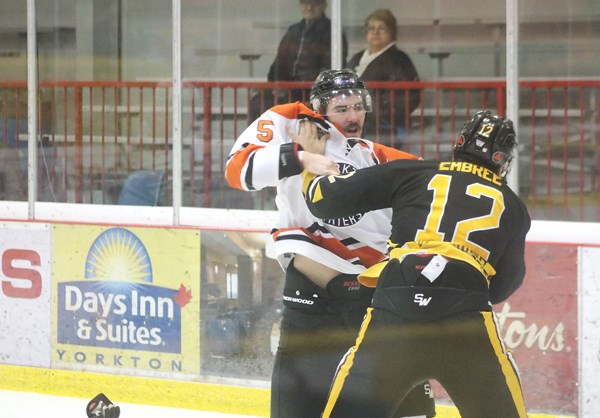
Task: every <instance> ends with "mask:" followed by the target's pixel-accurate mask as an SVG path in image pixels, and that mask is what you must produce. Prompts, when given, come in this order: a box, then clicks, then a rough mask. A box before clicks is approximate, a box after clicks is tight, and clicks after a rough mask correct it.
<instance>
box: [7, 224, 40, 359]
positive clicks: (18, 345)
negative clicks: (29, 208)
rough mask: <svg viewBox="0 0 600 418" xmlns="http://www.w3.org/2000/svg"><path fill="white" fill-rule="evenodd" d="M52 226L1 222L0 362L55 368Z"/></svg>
mask: <svg viewBox="0 0 600 418" xmlns="http://www.w3.org/2000/svg"><path fill="white" fill-rule="evenodd" d="M51 244H52V235H51V229H50V225H48V224H38V223H19V222H5V223H0V363H1V364H13V365H24V366H34V367H49V366H50V354H51V351H50V339H51V338H50V337H51V332H50V326H51V325H50V324H51V318H52V315H51V311H50V284H51V283H50V280H51V274H50V273H51V270H50V269H51V267H50V266H51V258H50V257H51Z"/></svg>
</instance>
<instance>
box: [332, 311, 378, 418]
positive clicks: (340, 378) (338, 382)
mask: <svg viewBox="0 0 600 418" xmlns="http://www.w3.org/2000/svg"><path fill="white" fill-rule="evenodd" d="M372 313H373V308H367V313H366V314H365V319H364V320H363V323H362V325H361V326H360V331H359V333H358V337H357V339H356V344H355V345H354V346H353V347H352V348H350V350H348V352H347V353H346V354H345V355H344V358H343V359H342V361H341V363H340V365H339V366H338V369H337V372H336V373H335V376H334V378H333V384H332V385H331V390H330V391H329V397H328V398H327V405H325V411H324V412H323V415H322V417H321V418H329V417H330V416H331V412H332V411H333V408H334V407H335V403H336V402H337V400H338V398H339V396H340V393H341V391H342V388H343V387H344V382H345V381H346V378H347V377H348V375H349V374H350V369H352V366H353V364H354V356H355V354H356V351H357V350H358V349H359V347H360V344H361V343H362V341H363V339H364V337H365V332H366V331H367V328H369V323H370V322H371V319H372Z"/></svg>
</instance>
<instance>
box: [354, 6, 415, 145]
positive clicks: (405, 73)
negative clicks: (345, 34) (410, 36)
mask: <svg viewBox="0 0 600 418" xmlns="http://www.w3.org/2000/svg"><path fill="white" fill-rule="evenodd" d="M396 32H397V23H396V18H395V17H394V15H393V14H392V12H390V11H389V10H387V9H380V10H375V11H374V12H373V13H371V14H370V15H369V16H367V18H366V19H365V36H366V38H367V45H368V47H367V48H366V49H365V50H363V51H360V52H359V53H357V54H356V55H354V56H353V57H352V58H351V59H350V61H349V62H348V67H350V68H352V69H353V70H355V71H356V72H357V73H358V75H359V77H360V78H361V79H362V80H363V81H419V75H418V74H417V70H416V69H415V66H414V64H413V62H412V61H411V59H410V58H409V56H408V55H407V54H406V53H404V52H403V51H401V50H400V49H398V47H396ZM371 94H372V96H373V101H374V106H373V108H374V112H371V113H368V114H367V122H366V123H365V129H364V131H363V136H364V137H365V138H368V139H372V140H377V141H379V142H381V143H383V144H385V145H388V146H401V145H402V144H403V143H404V139H405V134H406V128H407V127H408V126H409V121H410V114H411V113H412V111H413V110H415V109H416V108H417V107H418V106H419V102H420V92H419V90H416V89H411V90H404V89H393V90H389V89H382V90H375V91H372V92H371Z"/></svg>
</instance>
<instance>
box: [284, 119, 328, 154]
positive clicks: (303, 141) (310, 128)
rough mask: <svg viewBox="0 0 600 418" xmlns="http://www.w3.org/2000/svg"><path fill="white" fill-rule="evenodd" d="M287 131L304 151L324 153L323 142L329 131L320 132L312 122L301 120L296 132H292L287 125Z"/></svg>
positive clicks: (326, 138) (325, 140)
mask: <svg viewBox="0 0 600 418" xmlns="http://www.w3.org/2000/svg"><path fill="white" fill-rule="evenodd" d="M287 131H288V134H289V135H290V138H292V141H294V142H295V143H297V144H299V145H300V146H302V148H303V149H304V150H305V151H308V152H312V153H314V154H321V155H324V154H325V143H326V142H327V140H328V139H329V136H330V135H329V133H325V134H320V132H319V128H318V127H317V125H316V124H315V123H314V122H311V121H309V120H301V121H300V126H299V128H298V133H296V132H294V131H293V130H292V128H291V127H289V126H288V128H287Z"/></svg>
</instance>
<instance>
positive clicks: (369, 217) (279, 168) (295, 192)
mask: <svg viewBox="0 0 600 418" xmlns="http://www.w3.org/2000/svg"><path fill="white" fill-rule="evenodd" d="M305 117H309V118H312V119H315V118H316V119H319V120H320V125H322V127H323V128H326V129H327V131H328V133H329V134H330V138H329V139H328V140H327V143H326V148H325V155H326V156H328V157H329V158H331V159H332V160H333V161H335V162H336V163H337V166H338V168H339V170H340V173H342V174H344V173H348V172H351V171H354V170H356V169H359V168H363V167H370V166H373V165H375V164H380V163H383V162H386V161H390V160H394V159H398V158H410V159H417V157H415V156H413V155H411V154H407V153H405V152H402V151H399V150H396V149H393V148H389V147H385V146H383V145H379V144H374V143H373V142H371V141H368V140H364V139H358V138H346V137H345V135H344V133H343V132H342V131H341V130H340V129H338V128H337V127H336V126H334V125H333V124H331V123H330V122H328V121H326V120H325V119H324V118H323V117H322V116H320V115H318V114H316V113H314V112H313V111H311V110H310V109H309V108H308V107H306V106H305V105H303V104H302V103H300V102H296V103H289V104H284V105H279V106H275V107H273V108H271V109H269V110H267V111H266V112H265V113H263V114H262V115H261V117H260V118H258V119H257V120H255V121H254V122H253V123H252V124H251V125H250V126H249V127H248V128H247V129H246V130H245V131H244V132H243V133H242V134H241V135H240V136H239V138H238V139H237V140H236V142H235V144H234V145H233V149H232V150H231V153H230V155H229V157H228V159H227V167H226V172H225V177H226V179H227V181H228V183H229V185H230V186H231V187H234V188H237V189H241V190H249V191H251V190H260V189H263V188H265V187H269V186H276V187H277V196H276V198H275V202H276V204H277V208H278V209H279V219H278V222H277V225H275V227H274V228H273V230H272V231H271V236H272V238H273V240H274V243H275V246H274V247H275V253H276V255H277V258H278V260H279V262H280V264H281V266H282V267H283V268H284V269H285V268H287V265H288V264H289V262H290V261H291V260H292V259H293V257H294V255H295V254H302V255H304V256H306V257H309V258H311V259H313V260H315V261H317V262H319V263H321V264H324V265H326V266H328V267H330V268H332V269H335V270H337V271H339V272H342V273H347V274H359V273H361V272H362V271H363V270H365V269H366V268H368V267H370V266H371V265H373V264H375V263H377V262H379V261H381V260H382V259H383V258H384V256H385V253H386V250H387V248H386V245H387V244H386V243H387V239H388V238H389V236H390V232H391V223H390V221H391V214H392V211H391V209H384V210H378V211H372V212H368V213H357V214H355V215H353V216H349V217H346V218H340V219H318V218H315V217H314V216H313V215H312V214H311V213H310V211H309V210H308V208H307V206H306V203H305V201H304V197H303V195H302V178H301V176H300V175H299V171H298V172H297V173H293V174H292V175H289V176H285V175H286V174H289V169H290V168H289V165H291V164H289V158H287V157H289V155H291V154H290V149H291V146H293V145H284V144H291V142H292V140H291V138H290V137H289V135H288V133H287V130H286V128H287V127H288V126H289V127H291V128H292V130H294V131H295V132H298V127H299V122H300V120H301V119H302V118H305ZM282 146H283V148H282ZM284 148H285V149H286V151H285V152H284ZM284 154H285V155H284ZM298 167H299V163H298ZM281 173H284V175H283V176H282V174H281ZM280 177H282V178H280Z"/></svg>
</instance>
